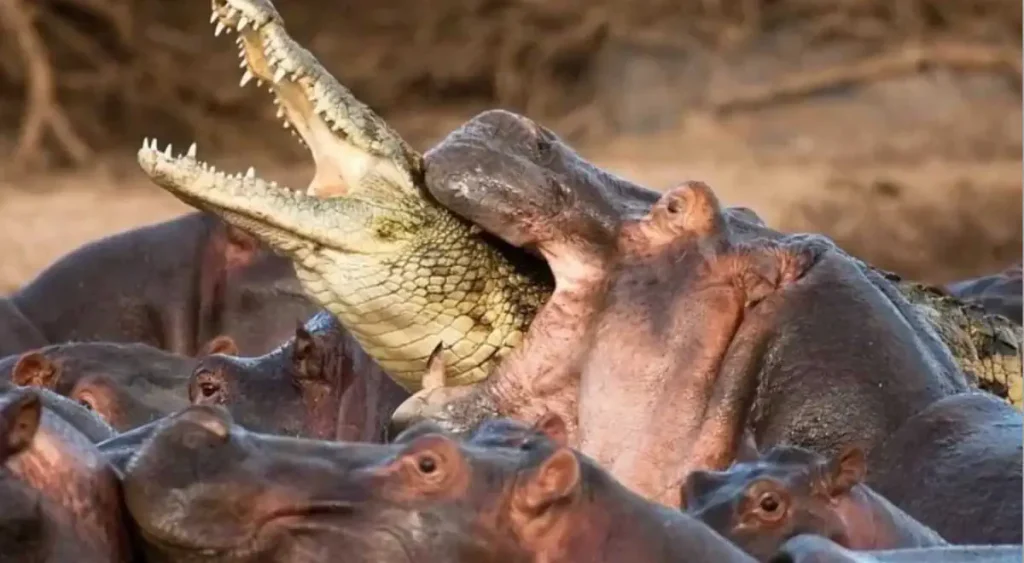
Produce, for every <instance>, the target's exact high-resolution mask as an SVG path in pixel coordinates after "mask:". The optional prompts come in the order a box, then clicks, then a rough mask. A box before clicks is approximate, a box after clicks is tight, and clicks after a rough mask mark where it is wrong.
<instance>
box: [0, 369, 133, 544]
mask: <svg viewBox="0 0 1024 563" xmlns="http://www.w3.org/2000/svg"><path fill="white" fill-rule="evenodd" d="M0 505H2V506H3V508H2V509H0V559H2V560H4V561H32V562H40V563H64V562H67V561H75V562H82V563H129V562H131V561H133V560H134V559H133V558H132V555H133V553H132V547H131V543H130V540H129V533H128V528H127V520H125V517H124V516H125V515H124V512H123V511H122V505H121V499H120V486H119V483H118V481H117V477H116V476H115V474H114V472H113V470H112V469H111V468H110V467H109V466H108V465H107V464H106V463H105V462H104V460H103V458H102V456H101V455H100V453H99V451H98V450H97V449H96V446H95V445H94V444H93V443H92V442H91V441H90V439H89V438H88V437H87V436H85V435H84V434H82V433H81V432H79V431H78V430H77V429H76V428H75V426H74V425H72V424H71V423H69V422H68V420H66V419H64V418H63V417H62V416H61V415H60V414H58V413H57V412H55V411H52V410H50V409H48V408H46V407H45V406H44V404H43V401H42V400H41V399H40V397H39V395H38V394H37V392H36V391H35V390H32V389H28V388H15V389H8V390H6V391H3V392H0Z"/></svg>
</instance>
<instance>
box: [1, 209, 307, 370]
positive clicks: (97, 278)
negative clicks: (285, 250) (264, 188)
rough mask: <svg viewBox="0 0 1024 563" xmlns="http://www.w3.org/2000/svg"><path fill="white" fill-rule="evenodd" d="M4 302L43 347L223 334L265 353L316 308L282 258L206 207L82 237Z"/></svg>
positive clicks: (166, 346)
mask: <svg viewBox="0 0 1024 563" xmlns="http://www.w3.org/2000/svg"><path fill="white" fill-rule="evenodd" d="M10 301H11V303H13V304H14V305H15V306H16V307H17V309H18V310H20V311H21V313H22V314H23V315H24V317H25V318H26V319H28V320H29V321H30V322H31V323H32V324H33V325H34V326H35V327H36V328H37V329H38V331H39V332H40V333H42V335H43V337H44V338H45V341H46V343H48V344H60V343H64V342H72V341H106V342H124V343H131V342H141V343H143V344H149V345H150V346H154V347H156V348H160V349H163V350H167V351H169V352H173V353H175V354H181V355H185V356H193V355H196V354H197V353H199V352H200V351H201V349H202V346H203V345H204V344H205V343H207V342H209V341H210V340H212V339H213V338H215V337H216V336H218V335H221V334H226V335H229V336H231V337H232V338H233V339H234V340H235V342H236V343H237V345H238V350H239V352H240V353H242V354H246V355H259V354H263V353H266V352H268V351H269V350H271V349H273V348H274V347H276V346H277V345H278V344H280V343H281V342H282V341H284V340H285V339H287V338H288V337H289V336H291V333H292V331H293V330H294V329H295V323H297V322H302V321H305V320H306V319H308V318H309V317H310V316H312V315H313V314H314V313H315V312H316V311H318V310H319V307H317V306H315V305H313V303H312V301H310V300H309V299H308V298H307V297H306V295H305V294H304V293H303V291H302V289H301V287H300V286H299V282H298V280H297V279H296V277H295V272H294V269H293V268H292V265H291V263H290V262H289V261H288V260H287V259H284V258H281V257H279V256H277V255H276V254H274V253H273V252H271V251H270V250H269V249H268V248H266V247H265V246H263V245H262V244H261V243H259V242H258V241H257V240H256V239H254V238H253V237H252V236H250V235H248V234H246V233H245V232H244V231H242V230H240V229H237V228H235V227H232V226H229V225H228V224H227V223H224V222H223V221H221V220H220V219H219V218H217V217H216V216H215V215H213V214H209V213H189V214H186V215H183V216H181V217H178V218H176V219H172V220H170V221H165V222H162V223H157V224H154V225H148V226H145V227H141V228H138V229H133V230H130V231H126V232H123V233H118V234H115V235H112V236H109V237H106V238H103V239H100V240H97V241H93V242H90V243H88V244H86V245H84V246H82V247H80V248H78V249H77V250H75V251H73V252H71V253H70V254H68V255H66V256H64V257H62V258H60V259H59V260H57V261H56V262H54V263H53V264H51V265H50V266H49V267H48V268H46V269H45V270H43V271H42V272H41V273H40V274H39V275H38V276H37V277H36V278H35V279H34V280H32V281H30V282H29V283H28V284H26V285H25V286H24V287H22V288H21V289H19V290H17V291H16V292H14V293H13V294H12V295H11V296H10ZM34 346H36V345H27V346H25V347H24V348H23V349H21V350H14V351H12V352H11V353H16V352H21V351H24V350H27V349H29V348H31V347H34Z"/></svg>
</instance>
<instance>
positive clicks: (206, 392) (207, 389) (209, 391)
mask: <svg viewBox="0 0 1024 563" xmlns="http://www.w3.org/2000/svg"><path fill="white" fill-rule="evenodd" d="M217 390H218V387H217V385H214V384H213V383H202V384H200V385H199V392H200V393H202V395H203V397H206V398H210V397H212V396H213V395H214V393H216V392H217Z"/></svg>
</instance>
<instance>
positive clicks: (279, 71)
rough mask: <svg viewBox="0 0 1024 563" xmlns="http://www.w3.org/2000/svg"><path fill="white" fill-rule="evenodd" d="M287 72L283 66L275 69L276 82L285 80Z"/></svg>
mask: <svg viewBox="0 0 1024 563" xmlns="http://www.w3.org/2000/svg"><path fill="white" fill-rule="evenodd" d="M285 74H287V73H286V72H285V70H284V69H283V68H279V69H277V70H275V71H274V82H280V81H282V80H284V76H285Z"/></svg>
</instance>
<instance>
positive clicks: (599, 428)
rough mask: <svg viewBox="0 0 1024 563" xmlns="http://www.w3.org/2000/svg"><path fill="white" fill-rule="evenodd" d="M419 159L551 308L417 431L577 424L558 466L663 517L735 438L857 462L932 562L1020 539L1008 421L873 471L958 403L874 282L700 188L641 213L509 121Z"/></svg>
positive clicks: (541, 131)
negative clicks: (564, 462) (535, 266)
mask: <svg viewBox="0 0 1024 563" xmlns="http://www.w3.org/2000/svg"><path fill="white" fill-rule="evenodd" d="M427 157H428V158H426V160H425V162H426V163H427V169H426V185H427V186H428V188H429V189H430V192H431V194H432V195H433V196H434V197H435V198H436V199H437V200H438V201H439V202H441V203H442V204H443V205H445V206H446V207H447V208H448V209H450V210H452V211H453V212H455V213H457V214H458V215H460V216H462V217H463V218H464V219H466V220H468V221H470V222H472V223H474V224H475V225H477V226H479V227H480V228H481V229H482V230H483V231H485V232H487V233H489V234H491V235H493V236H496V237H498V238H499V239H501V240H503V241H504V242H506V243H509V244H511V245H513V246H516V247H519V248H523V249H526V250H529V251H531V252H534V253H536V254H539V255H540V256H542V257H543V258H544V259H545V260H546V262H547V263H548V265H549V266H550V269H551V271H552V273H553V275H554V277H555V290H554V293H553V294H552V296H551V298H550V299H549V300H548V302H547V303H546V304H545V305H544V306H543V307H542V308H541V310H540V311H539V312H538V314H537V316H536V317H535V319H534V321H533V323H532V325H531V326H530V328H529V331H528V332H527V334H526V335H525V336H524V339H523V341H522V344H521V345H520V346H519V347H518V348H517V349H516V350H515V351H513V352H512V353H510V354H509V355H508V356H507V357H506V358H505V359H504V360H503V362H502V363H501V364H500V365H499V366H498V367H497V369H496V370H495V371H494V373H493V374H492V375H491V376H490V377H489V378H488V379H487V380H485V381H483V382H481V383H479V384H476V385H473V386H459V387H442V388H435V389H431V390H425V391H424V392H418V393H417V394H416V395H414V397H413V398H412V399H410V400H413V399H415V400H416V401H417V402H418V404H420V405H425V406H424V407H422V408H420V411H421V413H423V415H424V416H426V417H428V418H432V419H434V420H436V421H437V422H439V423H440V424H442V425H443V427H445V428H448V429H452V430H460V429H462V428H466V427H471V426H473V425H474V424H478V423H479V421H481V420H485V419H487V418H492V417H500V416H509V417H513V418H519V419H521V420H524V421H527V422H530V421H534V420H536V419H537V418H538V417H539V416H540V415H541V414H543V413H544V412H546V411H552V412H556V413H558V414H560V415H562V416H563V417H564V418H567V419H568V420H570V421H571V420H572V419H573V418H575V419H576V420H575V422H576V423H577V424H576V425H575V427H574V426H573V425H571V424H570V427H569V435H570V440H571V444H572V445H576V446H578V447H579V448H580V450H581V451H582V452H583V453H585V454H590V453H593V454H594V456H595V458H596V459H597V460H598V461H599V462H600V463H606V464H610V469H611V472H612V475H613V476H615V477H617V478H620V479H622V480H623V481H624V482H625V483H626V484H627V485H629V486H631V487H633V488H634V490H636V491H638V492H640V493H641V494H643V495H644V496H645V497H647V498H650V499H656V500H658V501H659V502H663V503H666V504H669V505H671V506H678V504H679V502H680V500H681V499H680V498H678V494H679V491H680V485H681V483H682V480H683V479H685V477H686V475H687V473H688V472H690V471H694V470H721V469H725V468H726V467H728V465H729V464H730V463H731V462H732V461H733V459H732V458H733V457H734V456H735V452H736V450H737V444H738V443H739V442H740V441H741V439H742V436H743V435H744V434H745V433H747V432H750V433H751V435H752V436H753V439H754V441H755V443H756V444H757V445H758V447H759V448H762V449H766V448H770V447H772V446H775V445H780V444H783V443H786V444H792V445H797V446H802V447H806V448H808V449H811V450H812V451H815V452H818V453H820V454H822V455H826V456H834V455H836V454H837V453H838V452H839V451H840V450H841V448H842V447H843V446H844V445H845V444H849V443H854V442H857V443H860V444H861V445H862V446H863V448H864V451H865V453H866V454H867V456H868V459H869V460H871V461H870V463H871V467H872V468H873V471H872V473H871V474H870V475H869V477H868V484H869V485H871V486H872V487H874V488H876V490H878V491H879V492H880V493H881V494H882V495H884V496H886V497H888V498H890V500H892V502H893V504H895V505H896V506H898V507H899V508H901V509H903V510H905V511H906V512H907V513H908V514H910V515H911V516H912V517H914V518H915V519H917V520H919V521H920V522H922V523H923V524H924V525H926V526H928V527H930V528H933V529H934V530H935V531H936V532H938V533H939V534H940V535H941V536H943V537H945V538H946V539H947V540H949V541H951V542H957V541H970V542H986V541H1003V540H1001V539H997V537H995V536H999V537H1002V532H1001V531H1000V532H989V530H999V529H1000V528H1001V527H1006V526H1007V524H1006V523H1009V522H1013V523H1014V524H1015V525H1016V523H1018V522H1019V520H1020V517H1021V513H1022V506H1021V498H1020V496H1019V495H1017V494H1015V493H1014V494H1010V493H1008V491H1017V490H1019V489H1020V487H1021V483H1020V475H1019V472H1014V471H1011V472H1010V473H1008V474H1006V478H1005V479H991V478H990V475H991V474H994V473H995V472H996V471H1001V470H1002V469H1003V468H1005V467H1010V466H1012V465H1013V464H1016V465H1017V466H1020V465H1021V458H1020V450H1019V446H1020V436H1019V434H1018V435H1017V436H1016V437H1014V438H1013V440H1012V441H1011V440H1010V438H1009V434H1010V432H1009V431H1007V432H1003V431H1002V430H1001V428H1003V426H1002V425H1003V424H1007V425H1009V426H1008V428H1011V429H1012V428H1015V427H1016V425H1017V424H1019V422H1018V421H1019V420H1020V418H1019V417H1020V413H1019V412H1017V413H1016V414H1014V413H1009V412H1003V411H996V410H976V411H975V412H973V414H972V415H971V416H974V417H978V418H977V424H978V425H979V426H977V427H982V425H983V424H984V423H983V420H986V417H987V422H988V424H989V426H990V427H991V428H989V430H986V431H982V432H974V433H967V432H965V433H960V434H957V433H956V432H955V431H953V430H948V429H947V432H952V433H950V434H946V435H943V436H939V437H937V440H938V441H940V442H941V441H942V439H944V438H946V437H948V438H950V439H952V440H953V441H955V442H956V444H955V445H949V448H948V451H946V452H945V455H944V456H943V457H940V458H934V457H932V456H933V455H935V452H928V451H925V450H924V449H922V448H918V449H916V450H910V454H911V455H910V456H909V457H907V456H904V457H903V458H902V459H901V460H900V462H899V464H896V463H895V462H894V461H893V458H886V457H884V456H883V457H881V458H877V459H876V456H879V455H881V454H880V452H882V449H883V448H884V447H885V443H886V442H887V441H888V440H889V439H890V438H891V437H892V436H894V435H896V434H898V433H900V432H901V429H902V428H904V426H905V425H907V424H910V422H909V421H911V420H912V419H914V418H915V416H917V415H918V414H920V413H922V412H923V411H925V410H926V409H928V408H929V407H930V406H931V405H933V404H935V403H936V402H938V401H940V400H942V399H946V398H948V397H951V396H954V395H964V394H969V393H970V392H971V391H972V390H973V389H975V386H974V385H973V384H972V383H971V382H970V381H969V379H968V378H967V376H966V375H965V374H964V373H963V371H962V370H961V368H960V367H959V365H958V363H957V361H956V359H955V358H954V357H953V355H952V353H951V352H950V349H949V348H948V347H947V345H946V344H945V343H944V341H943V339H942V337H941V335H940V333H939V331H938V330H937V328H936V321H935V320H934V319H932V318H929V316H928V315H925V314H924V312H922V307H923V306H924V305H923V304H919V303H917V302H914V303H911V302H910V301H909V300H908V298H907V296H906V295H905V294H904V292H903V291H902V290H901V289H900V288H899V287H898V285H897V284H896V283H895V282H894V281H892V279H891V276H888V275H887V274H886V273H884V272H880V271H878V270H876V269H874V268H872V267H870V266H868V265H866V264H864V263H863V262H861V261H860V260H858V259H856V258H854V257H852V256H850V255H849V254H847V253H845V252H843V251H842V250H841V249H839V248H838V247H836V246H835V245H834V244H833V243H832V242H831V241H830V240H828V239H827V238H826V237H822V236H816V235H804V234H784V233H780V232H777V231H774V230H772V229H769V228H767V227H766V226H765V225H764V224H763V222H762V221H759V220H757V218H756V215H754V214H752V213H750V212H746V211H743V210H735V209H731V208H723V207H722V206H721V204H720V203H719V202H718V201H717V198H716V197H714V194H713V191H712V190H710V188H708V187H707V186H702V185H700V184H699V183H696V182H689V183H685V184H683V185H681V186H680V187H679V189H675V190H670V191H669V192H668V193H666V194H658V193H656V192H653V191H651V190H646V189H644V188H641V187H639V186H634V185H632V184H629V183H628V182H626V181H624V180H621V179H619V178H615V177H613V176H611V175H609V174H607V173H605V172H603V171H601V170H599V169H597V168H596V167H594V166H593V165H591V164H589V163H587V162H585V161H583V160H582V159H581V158H580V157H579V156H578V155H577V154H576V153H574V152H573V151H572V150H571V149H570V148H568V147H567V146H566V145H565V144H564V143H562V142H561V141H559V140H558V139H557V137H556V136H554V134H553V133H551V132H550V131H548V130H547V129H545V128H543V127H541V126H540V125H538V124H536V123H534V122H532V121H530V120H529V119H526V118H524V117H521V116H517V115H515V114H511V113H509V112H502V111H490V112H485V113H483V114H481V115H479V116H477V117H476V118H474V119H472V120H471V121H470V122H469V123H467V124H466V125H464V126H463V127H462V128H460V129H459V130H457V131H456V132H454V133H452V134H451V135H449V137H448V139H447V140H446V141H445V142H443V143H441V144H440V145H438V146H437V147H435V148H434V149H432V150H431V151H430V152H429V153H428V154H427ZM470 163H472V164H470ZM673 207H674V208H675V209H674V210H673ZM673 217H674V218H675V219H669V220H666V219H667V218H673ZM659 225H668V226H669V227H668V228H664V227H661V226H659ZM659 237H660V238H659ZM773 257H774V258H773ZM673 261H675V262H673ZM685 262H689V263H690V264H692V265H693V269H688V268H686V267H683V266H682V264H683V263H685ZM637 265H643V268H641V269H639V270H637V269H636V268H635V266H637ZM730 265H733V267H734V268H735V270H734V271H733V272H732V273H733V277H732V278H731V279H732V281H729V280H730V278H729V276H728V275H727V274H728V273H729V269H730ZM673 268H676V269H673ZM730 287H731V288H732V289H731V290H730ZM716 290H717V293H716ZM701 293H703V294H705V295H706V298H705V299H706V301H705V302H700V301H699V297H700V295H701ZM654 296H660V298H655V297H654ZM686 303H689V304H690V305H692V306H696V307H697V313H696V314H695V315H694V317H693V319H690V312H689V311H688V310H686V309H688V308H689V307H686V308H684V307H683V306H682V305H683V304H686ZM616 323H617V325H616ZM705 325H706V326H707V327H710V328H706V327H705ZM680 331H682V333H680ZM687 333H688V334H687ZM1004 405H1005V403H1004ZM1005 406H1007V408H1010V409H1012V407H1009V405H1005ZM956 408H964V409H969V406H967V405H961V406H960V407H956ZM1015 417H1016V418H1015ZM406 420H410V421H411V420H415V419H414V418H412V417H406ZM922 424H925V423H922ZM993 425H995V426H993ZM977 427H972V428H977ZM977 452H984V454H982V455H980V456H979V454H978V453H977ZM925 467H931V468H932V469H931V470H933V471H938V472H939V473H940V474H943V475H946V476H948V477H949V478H950V480H949V481H948V482H947V483H946V484H945V485H943V487H945V489H944V490H943V491H939V490H937V488H938V487H939V485H937V484H934V483H929V482H927V481H924V482H915V485H917V486H915V487H907V486H906V484H907V481H906V479H907V478H908V477H907V475H915V474H917V473H919V472H921V471H924V468H925ZM961 467H971V468H972V469H971V471H962V470H960V469H959V468H961ZM908 468H912V469H908ZM901 471H902V472H903V477H899V474H900V472H901ZM901 479H902V480H901ZM901 486H902V487H903V490H904V491H905V495H904V496H903V497H902V498H895V497H894V496H893V495H892V494H891V493H890V489H891V488H899V487H901ZM939 496H942V497H943V498H955V499H956V503H957V505H958V506H961V507H963V508H964V510H965V511H967V512H968V513H970V514H974V515H977V518H978V520H976V521H975V524H977V525H976V526H975V527H974V532H973V533H974V535H973V536H969V537H966V538H964V537H963V536H960V537H961V539H959V540H958V539H956V536H957V535H958V531H957V530H955V529H952V524H951V523H950V522H949V519H948V518H947V517H946V515H945V514H942V513H940V511H939V509H938V507H937V506H932V507H931V508H928V509H927V510H926V509H925V505H926V504H928V503H929V501H928V499H931V498H938V497H939ZM1007 496H1009V500H1005V499H1006V498H1007ZM997 498H999V499H1003V500H999V501H997V500H996V499H997ZM912 501H913V502H912ZM947 506H948V505H947ZM946 512H948V510H947V511H946ZM1008 531H1009V530H1007V532H1008ZM1018 532H1019V527H1018ZM986 534H993V535H992V537H986Z"/></svg>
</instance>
